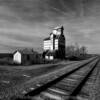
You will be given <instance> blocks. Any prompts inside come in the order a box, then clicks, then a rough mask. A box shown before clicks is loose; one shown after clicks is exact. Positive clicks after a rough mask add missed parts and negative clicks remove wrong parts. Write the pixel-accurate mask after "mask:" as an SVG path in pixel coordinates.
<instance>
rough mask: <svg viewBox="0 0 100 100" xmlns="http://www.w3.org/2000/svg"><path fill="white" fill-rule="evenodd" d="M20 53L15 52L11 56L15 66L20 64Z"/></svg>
mask: <svg viewBox="0 0 100 100" xmlns="http://www.w3.org/2000/svg"><path fill="white" fill-rule="evenodd" d="M21 56H22V55H21V52H19V51H16V52H15V53H14V55H13V61H14V62H15V63H17V64H21V63H22V59H21Z"/></svg>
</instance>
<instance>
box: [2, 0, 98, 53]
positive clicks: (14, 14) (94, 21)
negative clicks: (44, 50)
mask: <svg viewBox="0 0 100 100" xmlns="http://www.w3.org/2000/svg"><path fill="white" fill-rule="evenodd" d="M99 5H100V1H99V0H43V1H41V0H0V37H1V38H0V41H1V44H0V46H1V47H2V48H3V46H4V48H8V49H9V50H10V48H13V49H14V48H15V49H16V48H17V47H24V46H26V47H28V46H30V47H31V46H33V47H34V48H38V47H42V39H43V38H45V37H47V36H48V35H49V33H50V32H51V31H52V29H53V28H54V27H56V26H58V25H64V27H65V30H64V33H65V36H66V45H67V44H70V43H74V42H78V43H79V44H82V45H88V48H89V51H90V52H99V51H100V50H99V49H100V48H98V47H99V43H100V41H99V38H98V37H100V35H99V33H100V29H99V26H100V21H99V19H100V6H99ZM95 34H96V35H95ZM37 46H38V47H37ZM96 48H98V49H96ZM4 50H5V49H4Z"/></svg>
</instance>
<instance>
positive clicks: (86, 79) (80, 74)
mask: <svg viewBox="0 0 100 100" xmlns="http://www.w3.org/2000/svg"><path fill="white" fill-rule="evenodd" d="M98 62H99V58H95V59H92V60H91V61H88V62H85V63H84V64H83V65H81V66H78V67H76V68H75V69H73V70H70V71H68V72H66V73H64V74H63V75H61V76H59V77H57V78H55V79H53V80H52V79H51V81H49V82H47V83H46V84H43V85H41V86H40V85H38V87H37V88H36V89H33V90H31V91H30V92H28V93H26V94H25V95H24V97H23V98H16V99H15V100H88V99H87V98H88V96H89V94H88V91H87V90H86V89H87V85H88V84H92V83H91V82H90V80H93V79H92V76H93V72H94V70H95V68H96V66H97V64H98ZM80 98H81V99H80ZM82 98H85V99H82Z"/></svg>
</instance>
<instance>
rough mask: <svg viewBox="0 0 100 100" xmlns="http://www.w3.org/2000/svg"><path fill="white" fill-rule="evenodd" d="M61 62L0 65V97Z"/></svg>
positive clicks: (56, 67) (55, 67)
mask: <svg viewBox="0 0 100 100" xmlns="http://www.w3.org/2000/svg"><path fill="white" fill-rule="evenodd" d="M65 63H68V64H70V63H72V62H65ZM62 64H64V62H62V63H61V62H60V64H59V63H58V64H45V65H33V66H0V97H1V98H2V96H4V95H6V94H5V93H6V91H8V90H10V89H12V88H13V87H15V86H20V85H22V84H23V83H25V82H27V81H28V80H30V79H32V78H34V77H36V76H39V75H42V74H45V73H48V72H50V71H53V70H57V69H59V68H61V67H62V66H61V65H62Z"/></svg>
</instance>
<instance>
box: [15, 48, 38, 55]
mask: <svg viewBox="0 0 100 100" xmlns="http://www.w3.org/2000/svg"><path fill="white" fill-rule="evenodd" d="M16 52H20V53H21V54H34V53H37V52H35V51H33V49H23V50H16V51H15V52H14V53H16Z"/></svg>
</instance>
